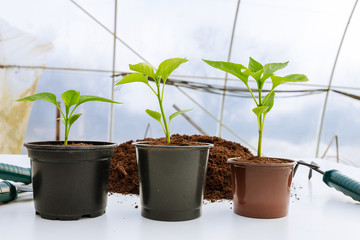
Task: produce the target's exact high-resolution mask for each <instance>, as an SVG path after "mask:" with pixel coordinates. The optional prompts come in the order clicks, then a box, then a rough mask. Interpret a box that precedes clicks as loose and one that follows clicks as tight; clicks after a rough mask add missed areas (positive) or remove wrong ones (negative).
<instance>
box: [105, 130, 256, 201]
mask: <svg viewBox="0 0 360 240" xmlns="http://www.w3.org/2000/svg"><path fill="white" fill-rule="evenodd" d="M152 140H154V139H152V138H146V139H142V140H137V141H152ZM157 140H158V139H157ZM160 141H165V138H161V140H160ZM171 142H172V143H176V144H178V145H189V144H188V143H191V142H206V143H212V144H214V147H212V148H210V153H209V162H208V169H207V175H206V185H205V192H204V198H205V199H207V200H210V201H216V200H221V199H232V192H231V170H230V164H228V163H226V161H227V159H229V158H232V157H252V156H253V155H252V153H251V152H250V151H249V150H248V149H247V148H245V147H243V146H241V145H240V144H239V143H235V142H231V141H227V140H225V139H222V138H218V137H209V136H202V135H191V136H188V135H178V134H175V135H172V136H171ZM132 143H133V141H128V142H125V143H122V144H120V145H119V146H117V147H116V148H115V151H114V156H113V158H112V160H111V165H110V179H109V192H112V193H122V194H139V178H138V171H137V163H136V151H135V147H134V146H133V145H131V144H132Z"/></svg>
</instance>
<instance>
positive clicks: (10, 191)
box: [0, 181, 18, 203]
mask: <svg viewBox="0 0 360 240" xmlns="http://www.w3.org/2000/svg"><path fill="white" fill-rule="evenodd" d="M17 196H18V191H17V189H16V187H15V186H14V185H12V184H11V183H9V182H8V181H2V182H0V202H3V203H6V202H10V201H12V200H15V199H16V198H17Z"/></svg>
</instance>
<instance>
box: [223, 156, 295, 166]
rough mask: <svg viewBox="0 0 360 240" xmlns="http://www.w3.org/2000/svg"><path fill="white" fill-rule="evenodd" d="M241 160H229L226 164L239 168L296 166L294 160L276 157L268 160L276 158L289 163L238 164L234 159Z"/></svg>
mask: <svg viewBox="0 0 360 240" xmlns="http://www.w3.org/2000/svg"><path fill="white" fill-rule="evenodd" d="M238 158H243V157H233V158H229V159H228V160H227V161H226V162H227V163H229V164H231V165H235V166H241V167H293V166H294V165H295V164H296V161H295V160H291V159H286V158H277V157H269V158H276V159H279V160H286V161H290V162H284V163H249V162H239V161H236V160H234V159H238Z"/></svg>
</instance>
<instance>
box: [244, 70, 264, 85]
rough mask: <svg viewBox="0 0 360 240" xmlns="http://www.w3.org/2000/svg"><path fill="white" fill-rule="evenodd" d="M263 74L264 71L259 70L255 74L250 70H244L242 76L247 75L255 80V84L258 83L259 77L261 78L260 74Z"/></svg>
mask: <svg viewBox="0 0 360 240" xmlns="http://www.w3.org/2000/svg"><path fill="white" fill-rule="evenodd" d="M263 72H264V69H260V70H259V71H257V72H252V71H250V69H246V70H245V71H244V74H247V75H250V76H252V77H253V78H254V79H255V80H256V82H259V80H260V77H261V74H262V73H263Z"/></svg>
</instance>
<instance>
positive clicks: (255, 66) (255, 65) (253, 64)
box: [248, 57, 264, 73]
mask: <svg viewBox="0 0 360 240" xmlns="http://www.w3.org/2000/svg"><path fill="white" fill-rule="evenodd" d="M248 68H249V70H250V71H252V72H254V73H256V72H258V71H260V70H262V69H264V67H263V65H261V63H259V62H257V61H255V60H254V59H253V58H251V57H250V59H249V67H248Z"/></svg>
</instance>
